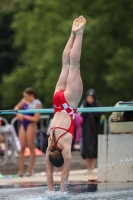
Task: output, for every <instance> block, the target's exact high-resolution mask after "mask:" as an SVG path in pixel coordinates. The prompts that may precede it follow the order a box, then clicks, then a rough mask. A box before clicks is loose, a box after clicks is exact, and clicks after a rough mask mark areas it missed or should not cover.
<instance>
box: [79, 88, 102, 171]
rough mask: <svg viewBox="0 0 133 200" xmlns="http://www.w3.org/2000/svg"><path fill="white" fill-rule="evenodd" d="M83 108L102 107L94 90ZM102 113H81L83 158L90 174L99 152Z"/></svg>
mask: <svg viewBox="0 0 133 200" xmlns="http://www.w3.org/2000/svg"><path fill="white" fill-rule="evenodd" d="M82 106H83V107H100V106H101V104H100V102H99V101H98V99H97V98H96V93H95V90H94V89H89V90H88V91H87V93H86V97H85V100H84V101H83V104H82ZM101 114H102V113H100V112H97V113H96V112H93V113H90V112H88V113H81V116H82V117H83V125H82V157H83V158H84V159H86V167H87V170H88V171H89V172H90V171H92V170H93V169H94V168H95V165H96V159H97V153H98V152H97V150H98V134H99V131H100V116H101Z"/></svg>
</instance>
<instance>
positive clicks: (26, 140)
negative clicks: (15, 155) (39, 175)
mask: <svg viewBox="0 0 133 200" xmlns="http://www.w3.org/2000/svg"><path fill="white" fill-rule="evenodd" d="M21 108H23V109H25V110H26V109H29V113H26V114H17V117H18V119H19V120H20V121H21V125H20V129H19V140H20V145H21V151H20V154H19V173H18V176H19V177H23V176H31V175H32V169H33V166H34V162H35V137H36V131H37V122H38V121H39V119H40V114H39V113H30V109H40V108H42V103H41V101H40V100H39V99H37V95H36V92H35V90H34V89H33V88H26V89H25V90H24V92H23V98H22V99H21V101H20V102H19V103H18V104H17V105H16V106H15V107H14V109H15V110H19V109H21ZM27 144H28V146H29V149H30V162H29V167H28V171H27V172H26V173H25V174H24V151H25V148H26V145H27Z"/></svg>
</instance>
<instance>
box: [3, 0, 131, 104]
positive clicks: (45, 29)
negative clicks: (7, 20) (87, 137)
mask: <svg viewBox="0 0 133 200" xmlns="http://www.w3.org/2000/svg"><path fill="white" fill-rule="evenodd" d="M81 14H83V15H84V16H85V18H86V19H87V24H86V28H85V33H84V40H83V50H82V57H81V74H82V79H83V83H84V93H85V92H86V90H88V89H89V88H95V89H96V92H97V96H98V98H99V100H100V102H101V103H102V105H103V106H109V105H110V106H111V105H114V104H115V103H116V102H117V101H119V100H125V101H126V100H131V99H132V94H131V92H132V82H131V80H132V79H131V76H132V73H133V68H132V65H133V57H132V54H133V44H132V43H133V27H132V18H133V2H132V1H131V0H121V1H111V0H109V1H105V0H95V1H91V0H84V1H79V0H77V1H70V0H65V1H61V0H56V1H53V0H49V1H46V0H34V1H30V0H29V1H28V3H27V1H26V0H24V1H20V2H19V4H18V5H17V10H16V12H15V14H14V18H13V22H12V29H13V31H15V42H14V48H21V49H22V52H21V55H20V56H19V63H18V64H17V65H16V68H15V69H14V70H13V71H12V73H11V74H10V75H6V76H3V79H2V80H3V82H2V84H1V88H0V90H1V92H2V107H3V108H9V107H13V105H14V104H15V103H16V102H17V101H18V100H19V99H20V98H21V97H22V92H23V90H24V89H25V87H27V86H32V87H34V88H35V89H36V90H37V92H38V94H39V97H40V99H41V100H42V101H43V105H44V107H51V106H52V95H53V91H54V87H55V84H56V82H57V79H58V76H59V73H60V70H61V56H62V51H63V48H64V46H65V44H66V42H67V39H68V37H69V34H70V30H71V24H72V21H73V20H74V19H75V17H77V16H79V15H81ZM127 88H128V89H127ZM7 91H8V92H7ZM83 97H84V96H83ZM8 99H10V101H8Z"/></svg>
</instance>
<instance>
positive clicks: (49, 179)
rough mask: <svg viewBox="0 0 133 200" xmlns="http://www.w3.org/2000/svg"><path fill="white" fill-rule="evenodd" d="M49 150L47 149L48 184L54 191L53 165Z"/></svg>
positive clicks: (50, 189) (49, 188)
mask: <svg viewBox="0 0 133 200" xmlns="http://www.w3.org/2000/svg"><path fill="white" fill-rule="evenodd" d="M48 155H49V150H48V148H47V151H46V172H47V186H48V190H49V191H53V187H54V185H53V166H52V164H51V163H50V161H49V157H48Z"/></svg>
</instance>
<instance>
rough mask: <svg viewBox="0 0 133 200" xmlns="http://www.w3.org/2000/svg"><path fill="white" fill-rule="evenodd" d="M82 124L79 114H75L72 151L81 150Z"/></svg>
mask: <svg viewBox="0 0 133 200" xmlns="http://www.w3.org/2000/svg"><path fill="white" fill-rule="evenodd" d="M82 123H83V118H82V116H81V115H80V114H79V113H76V117H75V139H74V145H73V150H75V151H76V150H78V151H79V150H80V148H81V133H82Z"/></svg>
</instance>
